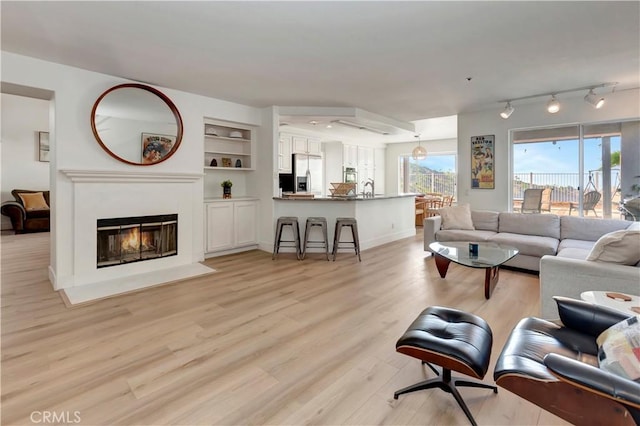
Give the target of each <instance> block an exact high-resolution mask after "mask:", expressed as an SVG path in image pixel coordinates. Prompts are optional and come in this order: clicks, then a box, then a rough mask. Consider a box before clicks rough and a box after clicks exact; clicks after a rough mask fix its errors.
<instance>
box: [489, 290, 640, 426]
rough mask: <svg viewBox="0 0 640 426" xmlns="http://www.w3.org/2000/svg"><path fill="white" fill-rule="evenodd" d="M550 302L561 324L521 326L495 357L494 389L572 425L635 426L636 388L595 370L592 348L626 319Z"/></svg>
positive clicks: (639, 397)
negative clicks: (601, 335)
mask: <svg viewBox="0 0 640 426" xmlns="http://www.w3.org/2000/svg"><path fill="white" fill-rule="evenodd" d="M554 299H555V300H556V303H557V305H558V311H559V313H560V320H561V323H556V322H551V321H546V320H543V319H539V318H525V319H523V320H521V321H520V323H518V325H517V326H516V327H515V329H514V330H513V331H512V333H511V335H510V336H509V338H508V340H507V342H506V344H505V346H504V348H503V350H502V353H501V354H500V356H499V357H498V361H497V363H496V367H495V370H494V379H495V382H496V384H497V385H498V386H500V387H503V388H505V389H507V390H509V391H511V392H513V393H515V394H516V395H519V396H520V397H522V398H524V399H526V400H528V401H531V402H532V403H534V404H536V405H538V406H539V407H541V408H543V409H545V410H547V411H549V412H551V413H553V414H555V415H557V416H559V417H561V418H563V419H565V420H567V421H569V422H571V423H573V424H576V425H586V424H590V425H635V424H640V383H638V382H636V381H633V380H630V379H629V378H626V377H622V376H621V375H617V374H612V373H610V372H609V371H607V370H605V369H602V368H599V365H600V364H601V363H599V360H598V350H599V346H598V343H597V342H596V339H597V338H598V336H599V335H600V334H601V333H602V332H603V331H605V330H607V329H608V328H609V327H611V326H612V325H614V324H617V323H619V322H620V321H623V320H625V318H628V317H631V316H632V315H631V314H629V315H625V314H622V313H620V312H618V311H614V310H611V309H609V308H605V307H602V306H598V305H594V304H591V303H588V302H584V301H581V300H574V299H569V298H566V297H555V298H554ZM631 321H634V320H631ZM610 358H611V357H610Z"/></svg>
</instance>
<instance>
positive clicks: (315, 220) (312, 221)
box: [302, 217, 329, 260]
mask: <svg viewBox="0 0 640 426" xmlns="http://www.w3.org/2000/svg"><path fill="white" fill-rule="evenodd" d="M314 226H319V227H320V230H321V231H322V236H323V237H324V239H323V240H315V241H314V240H310V239H309V233H310V232H311V229H312V228H313V227H314ZM310 244H314V245H313V246H310ZM316 244H318V245H316ZM308 248H324V252H325V254H326V256H327V260H329V237H328V236H327V218H325V217H308V218H307V222H306V225H305V229H304V244H303V245H302V259H304V257H305V256H306V254H307V249H308Z"/></svg>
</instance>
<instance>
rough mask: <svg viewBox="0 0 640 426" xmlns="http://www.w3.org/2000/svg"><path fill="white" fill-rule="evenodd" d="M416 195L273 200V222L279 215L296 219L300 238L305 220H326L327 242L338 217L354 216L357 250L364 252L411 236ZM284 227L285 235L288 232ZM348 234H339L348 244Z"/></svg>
mask: <svg viewBox="0 0 640 426" xmlns="http://www.w3.org/2000/svg"><path fill="white" fill-rule="evenodd" d="M415 195H416V194H393V195H376V196H375V197H362V196H358V197H316V198H304V199H300V198H281V197H274V198H273V200H274V223H273V227H274V229H275V221H276V220H277V219H278V217H280V216H295V217H297V218H298V223H299V224H300V232H301V234H302V235H301V238H304V227H305V221H306V220H307V217H312V216H322V217H325V218H326V219H327V223H328V225H329V226H328V228H329V229H328V231H329V241H330V242H332V241H333V233H334V228H335V223H336V218H338V217H354V218H356V220H357V221H358V233H359V235H360V248H361V249H362V250H366V249H368V248H372V247H376V246H379V245H382V244H386V243H389V242H392V241H396V240H399V239H402V238H407V237H413V236H415V234H416V228H415V201H414V199H415ZM288 228H289V227H285V231H284V232H285V233H286V232H290V231H289V229H288ZM291 237H292V235H290V234H288V235H286V236H285V235H283V239H285V240H286V239H292V238H291ZM349 237H350V233H349V232H345V233H343V234H342V238H343V240H344V241H348V238H349Z"/></svg>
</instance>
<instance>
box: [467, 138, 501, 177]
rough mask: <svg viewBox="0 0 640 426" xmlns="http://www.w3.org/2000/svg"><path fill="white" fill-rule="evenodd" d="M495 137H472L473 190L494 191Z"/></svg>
mask: <svg viewBox="0 0 640 426" xmlns="http://www.w3.org/2000/svg"><path fill="white" fill-rule="evenodd" d="M494 140H495V135H485V136H472V137H471V188H472V189H494V188H495V170H494V168H493V164H494V163H493V156H494V148H493V142H494Z"/></svg>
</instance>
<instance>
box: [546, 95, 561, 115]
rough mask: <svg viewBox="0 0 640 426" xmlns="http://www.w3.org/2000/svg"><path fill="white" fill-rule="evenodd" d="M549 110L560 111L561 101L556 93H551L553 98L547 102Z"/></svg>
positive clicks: (550, 111)
mask: <svg viewBox="0 0 640 426" xmlns="http://www.w3.org/2000/svg"><path fill="white" fill-rule="evenodd" d="M547 111H548V112H549V113H550V114H555V113H556V112H558V111H560V102H558V100H557V99H556V95H551V100H550V101H549V102H547Z"/></svg>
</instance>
